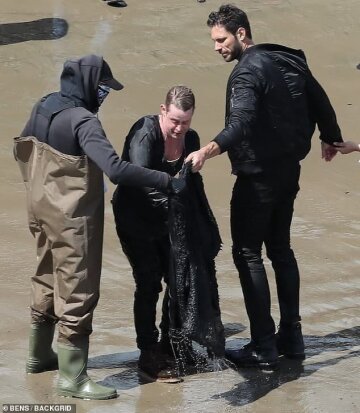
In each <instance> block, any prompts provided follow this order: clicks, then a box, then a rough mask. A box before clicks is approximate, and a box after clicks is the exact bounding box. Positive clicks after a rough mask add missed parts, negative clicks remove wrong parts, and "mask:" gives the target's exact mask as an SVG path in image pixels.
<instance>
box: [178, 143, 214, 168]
mask: <svg viewBox="0 0 360 413" xmlns="http://www.w3.org/2000/svg"><path fill="white" fill-rule="evenodd" d="M220 153H221V150H220V147H219V145H218V144H217V143H216V142H214V141H212V142H210V143H208V144H207V145H206V146H204V147H203V148H201V149H199V150H198V151H195V152H191V154H190V155H188V157H187V158H186V159H185V163H187V162H191V164H192V168H191V170H192V171H193V172H199V171H200V169H201V168H202V167H203V166H204V163H205V161H206V160H207V159H209V158H213V157H214V156H216V155H220Z"/></svg>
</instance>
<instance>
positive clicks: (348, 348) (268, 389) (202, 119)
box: [0, 0, 360, 413]
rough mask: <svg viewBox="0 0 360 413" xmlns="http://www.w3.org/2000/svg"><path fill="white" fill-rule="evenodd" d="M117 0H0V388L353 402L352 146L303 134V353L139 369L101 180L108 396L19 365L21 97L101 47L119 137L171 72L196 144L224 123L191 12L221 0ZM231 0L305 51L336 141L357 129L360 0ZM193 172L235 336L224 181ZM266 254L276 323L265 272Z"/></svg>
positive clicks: (279, 405) (13, 398)
mask: <svg viewBox="0 0 360 413" xmlns="http://www.w3.org/2000/svg"><path fill="white" fill-rule="evenodd" d="M127 3H128V7H126V8H123V9H115V8H111V7H108V6H106V4H105V2H103V1H100V0H93V1H89V0H77V1H76V2H74V1H73V2H68V1H64V0H53V1H51V2H49V1H46V0H27V1H23V2H14V1H13V0H1V18H0V36H1V39H2V40H0V64H1V77H0V82H1V91H2V99H1V102H0V118H1V123H2V124H1V126H2V140H1V145H0V171H1V173H0V226H1V231H0V242H1V249H0V259H1V267H2V278H1V286H2V288H1V290H0V298H1V300H0V306H1V314H2V316H1V318H0V328H1V336H0V354H1V357H0V394H1V397H0V400H1V402H2V403H29V402H36V403H64V402H72V403H76V405H77V412H78V413H79V412H80V413H82V412H91V413H93V412H105V413H106V412H114V411H116V412H124V413H132V412H136V413H158V412H174V413H178V412H179V413H180V412H197V413H198V412H210V413H227V412H230V413H232V412H254V413H262V412H269V411H273V412H282V413H293V412H296V413H302V412H304V413H305V412H306V413H313V412H317V413H318V412H321V413H338V412H340V411H342V412H346V413H355V412H358V411H360V394H359V383H358V382H359V380H358V378H359V373H360V362H359V360H360V358H359V352H360V331H359V328H360V298H359V297H360V294H359V290H360V271H359V264H360V254H359V251H360V249H359V244H360V225H359V211H360V188H359V184H358V181H359V180H358V176H359V172H360V169H359V168H360V164H359V163H358V159H359V156H358V155H356V154H352V155H348V156H342V157H341V156H338V157H337V158H336V159H335V160H334V161H333V162H331V163H329V164H325V163H324V162H322V161H321V160H320V152H319V144H318V141H317V137H316V135H317V134H315V136H314V144H313V150H312V152H311V154H310V156H309V157H308V158H307V159H306V160H305V161H304V162H303V166H302V178H301V191H300V194H299V196H298V199H297V202H296V206H295V214H294V223H293V247H294V249H295V252H296V254H297V257H298V260H299V266H300V269H301V277H302V278H301V313H302V317H303V332H304V336H305V344H306V347H307V359H306V360H305V361H304V362H303V363H296V362H291V361H288V360H281V363H280V368H279V370H277V371H276V372H273V373H262V372H260V371H258V370H251V369H250V370H245V369H241V370H239V371H236V370H234V369H232V368H227V367H226V366H221V367H222V368H221V369H220V368H219V367H218V366H217V365H215V366H212V365H211V364H210V365H209V366H208V368H207V369H205V371H203V372H201V373H198V374H192V375H189V376H186V377H185V380H184V382H182V383H180V384H177V385H166V384H158V383H145V382H143V381H142V380H141V379H140V378H139V376H138V371H137V368H136V362H137V358H138V355H139V353H138V351H137V349H136V345H135V332H134V328H133V321H132V295H133V288H134V287H133V281H132V276H131V271H130V267H129V265H128V263H127V261H126V260H125V258H124V256H123V254H122V252H121V249H120V246H119V243H118V240H117V237H116V234H115V230H114V225H113V218H112V212H111V207H110V198H111V193H112V191H113V189H114V187H113V186H112V185H111V184H109V185H108V186H109V191H108V193H107V195H106V199H107V204H106V205H107V207H106V221H105V242H104V261H103V276H102V284H101V298H100V302H99V305H98V307H97V309H96V312H95V317H94V333H93V335H92V337H91V347H90V361H89V374H90V375H91V376H92V377H93V378H94V379H95V380H98V381H101V382H102V383H105V384H109V385H113V386H115V387H116V388H117V389H118V392H119V398H118V399H116V400H112V401H107V402H96V401H82V400H69V399H63V398H60V397H58V396H57V395H56V393H55V391H54V386H55V383H56V379H57V373H56V372H48V373H43V374H38V375H32V376H26V375H25V373H24V363H25V359H26V349H27V329H28V322H29V316H28V313H29V310H28V303H29V277H30V276H31V274H32V271H33V269H34V265H35V248H34V243H33V240H32V239H31V236H30V234H29V233H28V230H27V227H26V213H25V194H24V188H23V184H22V183H21V181H20V174H19V171H18V169H17V165H16V164H15V162H14V160H13V158H12V137H14V136H17V135H18V134H19V132H20V131H21V130H22V128H23V125H24V123H25V121H26V120H27V117H28V115H29V113H30V110H31V107H32V105H33V104H34V102H35V101H36V100H37V99H38V98H39V97H40V96H42V95H44V94H46V93H49V92H51V91H53V90H57V89H58V83H59V81H58V79H59V74H60V71H61V67H62V64H63V62H64V60H65V59H66V58H68V57H72V56H80V55H84V54H87V53H98V54H103V55H104V56H105V58H106V59H107V60H108V62H109V63H110V65H111V67H112V69H113V72H114V73H115V74H116V75H117V76H118V77H119V79H120V80H121V81H122V82H123V83H124V84H125V89H124V90H123V91H122V92H120V93H112V94H111V95H110V97H109V98H108V100H107V101H106V103H105V104H104V107H103V108H102V109H101V113H100V118H101V120H102V123H103V125H104V128H105V130H106V132H107V134H108V136H109V138H110V139H111V140H112V142H113V143H114V145H115V147H116V148H117V149H118V150H119V151H121V149H122V145H123V142H124V137H125V135H126V133H127V131H128V129H129V128H130V126H131V125H132V123H133V122H134V121H135V120H136V119H137V118H138V117H140V116H142V115H144V114H148V113H157V112H158V109H159V105H160V103H162V100H163V97H164V95H165V93H166V91H167V90H168V89H169V87H171V86H172V85H174V84H176V83H185V84H187V85H189V86H191V87H192V88H193V89H194V92H195V95H196V99H197V109H196V113H195V117H194V120H193V125H192V126H193V127H194V129H196V130H197V131H198V132H199V134H200V136H201V139H202V142H203V143H206V142H208V141H209V140H210V139H211V138H213V137H214V136H215V134H216V133H217V132H218V131H219V130H220V129H221V128H222V125H223V115H224V98H225V86H226V81H227V76H228V74H229V73H230V71H231V68H232V64H225V63H224V62H222V61H221V58H220V56H218V55H216V54H215V53H214V52H213V50H212V49H213V45H212V42H211V40H210V38H209V33H208V29H207V28H206V24H205V22H206V19H207V16H208V14H209V12H210V11H212V10H215V9H217V7H218V6H219V4H220V3H219V2H218V1H215V0H207V1H206V2H205V3H201V4H200V3H198V2H196V1H195V0H188V1H187V2H183V1H182V2H181V1H179V0H171V1H167V2H164V1H161V0H154V1H151V2H150V1H146V0H138V1H131V0H129V1H128V2H127ZM241 7H243V8H244V9H245V10H246V11H248V14H249V17H250V19H251V21H252V25H253V35H254V38H255V41H256V42H279V43H283V44H286V45H288V46H291V47H296V48H302V49H303V50H304V51H305V52H306V54H307V57H308V61H309V63H310V66H311V68H312V71H313V73H314V74H315V75H316V76H317V77H318V78H319V80H320V81H321V83H322V84H323V85H324V87H325V88H326V90H327V92H328V94H329V96H330V98H331V100H332V102H333V104H334V106H335V108H336V110H337V116H338V119H339V123H340V125H341V127H342V130H343V134H344V137H345V139H354V140H355V139H359V137H358V134H357V133H356V132H357V131H358V127H357V126H358V117H359V113H360V111H359V108H360V95H359V93H358V92H357V89H358V87H357V85H358V84H359V71H358V70H357V66H358V65H359V63H360V62H359V54H358V39H359V38H360V27H359V25H358V18H357V17H355V16H359V14H360V3H359V2H358V1H355V0H349V1H346V2H338V1H335V0H329V1H327V2H326V3H324V2H322V1H320V0H312V1H309V0H304V1H301V2H299V1H295V0H289V1H283V0H276V1H270V0H269V1H260V0H256V1H251V2H250V1H245V2H242V3H241ZM42 19H46V20H42ZM29 22H32V23H31V24H30V23H29ZM39 22H40V23H39ZM44 23H45V24H44ZM11 24H13V26H11ZM334 27H336V28H337V29H336V30H334ZM14 30H15V31H14ZM27 30H28V32H27ZM16 34H18V36H17V35H16ZM203 176H204V181H205V185H206V190H207V193H208V196H209V201H210V203H211V206H212V208H213V211H214V214H215V216H216V218H217V220H218V223H219V226H220V230H221V235H222V239H223V242H224V245H223V249H222V251H221V252H220V254H219V256H218V258H217V273H218V283H219V291H220V300H221V308H222V319H223V323H224V325H225V329H226V336H227V346H228V347H229V348H237V347H238V346H240V345H243V344H245V343H246V342H247V338H248V337H249V330H248V320H247V317H246V313H245V308H244V302H243V297H242V293H241V289H240V285H239V282H238V277H237V273H236V270H235V268H234V266H233V263H232V259H231V240H230V234H229V199H230V196H231V187H232V184H233V182H234V179H233V177H232V176H231V175H230V167H229V162H228V160H227V158H226V156H225V155H223V156H221V157H218V158H216V159H214V160H211V161H209V162H208V163H207V164H206V166H205V168H204V170H203ZM265 262H266V265H267V268H268V269H269V279H270V285H271V290H272V293H273V304H272V307H273V315H274V318H275V321H276V322H278V321H279V312H278V305H277V302H276V295H275V285H274V282H273V278H274V277H273V273H272V271H271V267H270V265H269V263H268V261H267V260H265Z"/></svg>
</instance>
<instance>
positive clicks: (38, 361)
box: [26, 322, 58, 374]
mask: <svg viewBox="0 0 360 413" xmlns="http://www.w3.org/2000/svg"><path fill="white" fill-rule="evenodd" d="M54 331H55V324H53V323H46V322H44V323H33V324H31V327H30V336H29V356H28V359H27V362H26V373H31V374H34V373H41V372H43V371H50V370H56V369H57V368H58V359H57V354H56V353H55V352H54V351H53V349H52V348H51V345H52V341H53V338H54Z"/></svg>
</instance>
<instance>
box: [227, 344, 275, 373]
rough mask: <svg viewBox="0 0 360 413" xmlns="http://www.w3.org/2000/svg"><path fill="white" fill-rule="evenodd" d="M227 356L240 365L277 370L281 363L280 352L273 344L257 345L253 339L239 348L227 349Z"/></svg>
mask: <svg viewBox="0 0 360 413" xmlns="http://www.w3.org/2000/svg"><path fill="white" fill-rule="evenodd" d="M225 357H226V358H227V359H228V360H230V361H231V362H232V363H234V364H235V365H236V366H238V367H259V368H260V369H262V370H275V369H276V368H277V366H278V363H279V360H278V359H279V353H278V351H277V349H276V345H275V342H274V343H273V344H266V345H262V346H259V345H256V344H255V343H254V342H253V341H251V342H250V343H249V344H246V345H245V346H244V347H242V348H241V349H238V350H225Z"/></svg>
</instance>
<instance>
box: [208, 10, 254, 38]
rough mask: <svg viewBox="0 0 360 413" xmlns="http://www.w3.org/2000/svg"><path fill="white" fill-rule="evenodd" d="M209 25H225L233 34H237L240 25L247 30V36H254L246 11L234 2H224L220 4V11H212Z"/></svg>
mask: <svg viewBox="0 0 360 413" xmlns="http://www.w3.org/2000/svg"><path fill="white" fill-rule="evenodd" d="M207 25H208V26H209V27H214V26H224V28H225V29H226V30H227V31H228V32H230V33H232V34H233V35H235V34H236V32H237V30H238V28H239V27H243V28H244V29H245V30H246V37H248V38H249V39H251V38H252V35H251V28H250V23H249V20H248V17H247V15H246V13H245V12H244V11H242V10H241V9H239V8H238V7H236V6H234V5H233V4H224V5H222V6H220V8H219V11H213V12H211V13H210V14H209V17H208V21H207Z"/></svg>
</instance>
